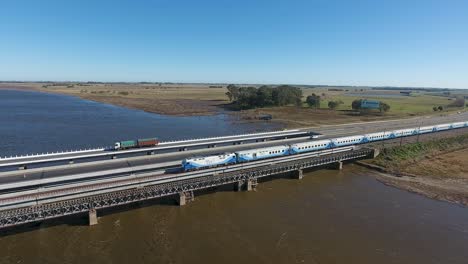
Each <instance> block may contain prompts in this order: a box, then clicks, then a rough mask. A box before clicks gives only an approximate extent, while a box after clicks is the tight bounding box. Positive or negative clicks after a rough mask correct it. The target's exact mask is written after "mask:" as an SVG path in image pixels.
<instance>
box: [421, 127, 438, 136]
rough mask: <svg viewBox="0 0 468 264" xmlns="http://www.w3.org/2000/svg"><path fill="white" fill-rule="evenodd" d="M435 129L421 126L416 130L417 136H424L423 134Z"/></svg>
mask: <svg viewBox="0 0 468 264" xmlns="http://www.w3.org/2000/svg"><path fill="white" fill-rule="evenodd" d="M434 129H435V126H423V127H420V128H419V129H418V133H419V134H424V133H430V132H433V131H434Z"/></svg>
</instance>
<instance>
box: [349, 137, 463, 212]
mask: <svg viewBox="0 0 468 264" xmlns="http://www.w3.org/2000/svg"><path fill="white" fill-rule="evenodd" d="M392 149H393V150H391V151H388V152H387V153H386V154H385V153H384V154H383V155H382V156H380V157H378V158H377V159H375V160H369V161H363V162H358V163H357V164H360V165H364V166H365V167H367V168H370V169H373V170H376V171H378V172H380V173H378V174H377V176H376V177H377V179H378V180H379V181H381V182H382V183H384V184H386V185H389V186H393V187H397V188H400V189H403V190H407V191H410V192H414V193H418V194H422V195H425V196H427V197H429V198H433V199H437V200H441V201H448V202H453V203H457V204H461V205H464V206H468V135H467V134H466V133H465V134H463V135H460V136H457V137H452V138H447V139H442V140H438V141H429V142H427V143H426V142H425V143H413V144H409V145H408V146H402V147H393V148H392ZM418 151H420V152H418ZM423 152H426V154H421V153H423Z"/></svg>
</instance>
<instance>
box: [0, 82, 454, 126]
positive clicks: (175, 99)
mask: <svg viewBox="0 0 468 264" xmlns="http://www.w3.org/2000/svg"><path fill="white" fill-rule="evenodd" d="M0 89H9V90H19V91H26V90H29V91H37V92H44V93H50V94H61V95H68V96H74V97H77V98H80V99H84V100H90V101H94V102H98V103H105V104H110V105H115V106H120V107H125V108H127V109H136V110H142V111H145V112H148V113H155V114H161V115H168V116H181V117H190V116H209V115H218V114H225V115H229V116H231V117H232V118H233V119H234V120H236V122H240V123H256V122H261V123H264V122H272V123H274V124H275V125H277V126H281V127H283V128H288V129H294V128H298V127H321V126H326V125H341V124H352V123H360V122H375V121H380V120H382V121H388V120H395V119H411V118H415V117H416V118H417V117H423V116H432V115H434V113H429V114H428V113H425V114H422V113H413V114H404V115H402V114H397V113H388V114H386V115H359V116H356V115H353V114H350V113H349V112H348V111H342V110H336V111H335V110H331V109H311V108H308V107H294V106H281V107H264V108H256V109H249V110H241V111H235V110H232V109H230V108H229V104H230V103H229V101H227V100H226V96H225V92H226V91H225V89H224V88H209V87H203V86H193V85H188V84H187V85H172V86H171V85H162V86H161V85H138V84H128V85H123V84H100V85H75V86H72V87H67V86H64V85H54V84H49V83H0ZM437 114H438V115H440V114H442V113H437ZM443 114H444V115H445V114H450V113H449V112H445V113H443ZM265 115H270V116H272V119H271V120H268V121H265V120H261V119H260V117H261V116H265Z"/></svg>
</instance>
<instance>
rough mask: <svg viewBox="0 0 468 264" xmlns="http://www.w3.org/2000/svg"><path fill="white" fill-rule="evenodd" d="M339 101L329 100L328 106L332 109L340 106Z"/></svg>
mask: <svg viewBox="0 0 468 264" xmlns="http://www.w3.org/2000/svg"><path fill="white" fill-rule="evenodd" d="M338 105H339V103H338V102H337V101H329V102H328V108H330V109H335V108H336V107H338Z"/></svg>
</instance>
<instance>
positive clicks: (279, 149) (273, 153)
mask: <svg viewBox="0 0 468 264" xmlns="http://www.w3.org/2000/svg"><path fill="white" fill-rule="evenodd" d="M235 154H236V157H237V162H247V161H253V160H258V159H267V158H273V157H278V156H286V155H289V146H288V145H282V146H275V147H268V148H261V149H249V150H243V151H238V152H236V153H235Z"/></svg>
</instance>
